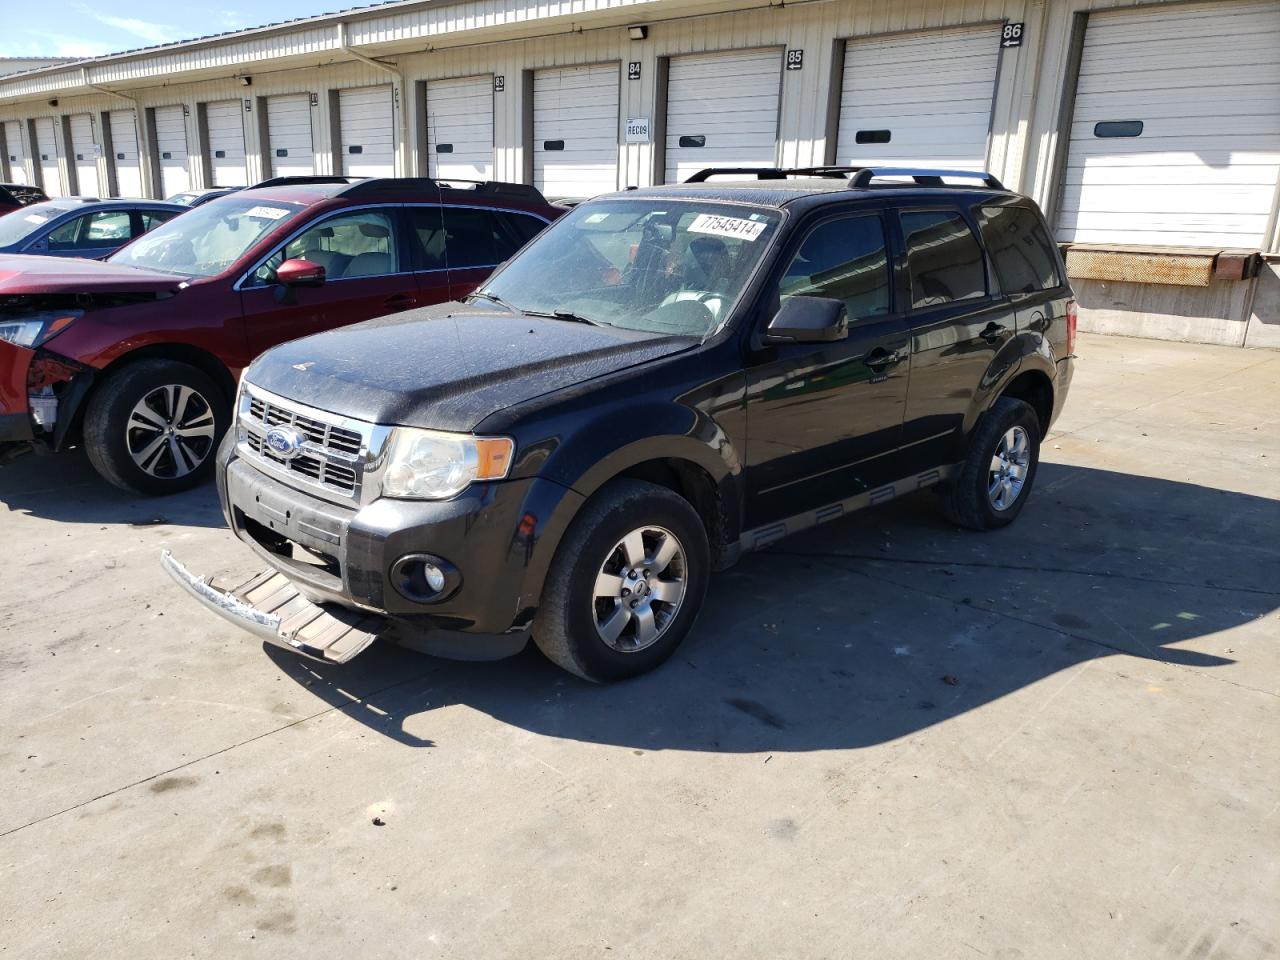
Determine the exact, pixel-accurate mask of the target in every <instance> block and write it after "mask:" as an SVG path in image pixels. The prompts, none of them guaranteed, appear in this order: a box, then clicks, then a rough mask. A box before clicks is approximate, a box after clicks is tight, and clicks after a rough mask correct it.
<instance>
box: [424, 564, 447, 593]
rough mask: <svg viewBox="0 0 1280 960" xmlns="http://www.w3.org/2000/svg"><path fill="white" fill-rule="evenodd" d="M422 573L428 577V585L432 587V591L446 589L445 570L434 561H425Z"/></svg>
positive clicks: (436, 591)
mask: <svg viewBox="0 0 1280 960" xmlns="http://www.w3.org/2000/svg"><path fill="white" fill-rule="evenodd" d="M422 574H423V576H425V577H426V578H427V586H428V587H430V588H431V592H432V593H439V592H440V591H441V590H443V589H444V571H443V570H441V569H440V568H439V567H437V566H436V565H435V564H434V563H424V564H423V565H422Z"/></svg>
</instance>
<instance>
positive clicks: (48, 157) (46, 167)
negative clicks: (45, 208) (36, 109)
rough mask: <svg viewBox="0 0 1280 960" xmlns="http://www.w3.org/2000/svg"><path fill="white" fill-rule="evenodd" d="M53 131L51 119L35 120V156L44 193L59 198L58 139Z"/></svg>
mask: <svg viewBox="0 0 1280 960" xmlns="http://www.w3.org/2000/svg"><path fill="white" fill-rule="evenodd" d="M53 130H54V126H53V118H51V117H40V118H39V119H38V120H36V142H35V154H36V160H37V162H38V163H39V164H40V178H41V180H42V181H43V183H42V184H41V186H42V187H43V188H44V192H45V193H46V194H47V195H48V196H51V197H60V196H62V195H63V193H64V190H63V187H62V176H61V174H59V172H58V138H57V137H56V136H55V135H54V132H53Z"/></svg>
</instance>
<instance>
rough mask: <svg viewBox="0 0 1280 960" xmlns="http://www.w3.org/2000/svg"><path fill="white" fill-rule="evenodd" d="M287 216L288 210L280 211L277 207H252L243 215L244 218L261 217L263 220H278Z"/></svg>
mask: <svg viewBox="0 0 1280 960" xmlns="http://www.w3.org/2000/svg"><path fill="white" fill-rule="evenodd" d="M288 215H289V211H288V210H281V209H280V208H279V207H253V208H252V209H250V210H249V211H248V212H247V213H246V214H245V216H246V217H261V218H262V219H263V220H279V219H280V218H281V217H287V216H288Z"/></svg>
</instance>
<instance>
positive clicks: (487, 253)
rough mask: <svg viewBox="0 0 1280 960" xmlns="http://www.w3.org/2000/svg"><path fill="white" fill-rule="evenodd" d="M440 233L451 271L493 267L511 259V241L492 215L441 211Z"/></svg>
mask: <svg viewBox="0 0 1280 960" xmlns="http://www.w3.org/2000/svg"><path fill="white" fill-rule="evenodd" d="M444 232H445V249H446V253H447V256H448V258H449V268H450V269H451V270H458V269H466V268H468V267H493V266H496V265H497V264H499V263H501V262H502V261H503V260H505V259H507V257H509V256H510V255H511V252H510V251H511V246H512V240H511V239H510V238H509V237H507V235H506V233H505V231H503V229H502V227H501V226H500V224H499V223H498V219H497V217H496V216H495V215H494V213H493V212H492V211H489V210H478V209H475V208H472V207H445V208H444Z"/></svg>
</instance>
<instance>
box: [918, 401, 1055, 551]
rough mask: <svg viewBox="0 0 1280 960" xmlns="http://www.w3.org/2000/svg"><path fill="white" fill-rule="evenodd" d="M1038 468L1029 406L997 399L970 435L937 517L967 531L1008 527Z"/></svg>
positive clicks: (1034, 424)
mask: <svg viewBox="0 0 1280 960" xmlns="http://www.w3.org/2000/svg"><path fill="white" fill-rule="evenodd" d="M1039 462H1040V421H1039V419H1038V418H1037V417H1036V412H1035V411H1034V410H1033V409H1032V408H1031V407H1030V405H1028V404H1026V403H1023V402H1022V401H1021V400H1015V399H1013V398H1012V397H1001V398H1000V399H998V400H997V401H996V402H995V403H994V404H992V406H991V409H990V410H989V411H987V414H986V416H984V417H983V418H982V422H981V423H980V424H979V425H978V428H977V429H976V430H975V431H974V434H973V438H972V439H971V441H970V443H969V453H968V455H967V456H966V457H965V459H964V462H963V463H962V464H961V465H960V470H959V473H958V474H957V475H956V476H955V477H953V478H952V480H951V481H950V483H949V484H948V485H947V487H946V488H945V489H944V490H943V491H942V504H943V511H944V512H945V513H946V515H947V518H948V519H950V520H951V521H952V522H953V523H955V524H958V525H959V526H962V527H968V528H969V529H971V530H996V529H998V528H1000V527H1004V526H1008V525H1009V524H1010V523H1013V521H1014V520H1016V519H1017V517H1018V514H1019V513H1021V512H1022V508H1023V505H1024V504H1026V502H1027V498H1028V497H1029V496H1030V495H1031V485H1032V484H1033V483H1034V482H1035V478H1036V467H1037V466H1038V465H1039Z"/></svg>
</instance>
